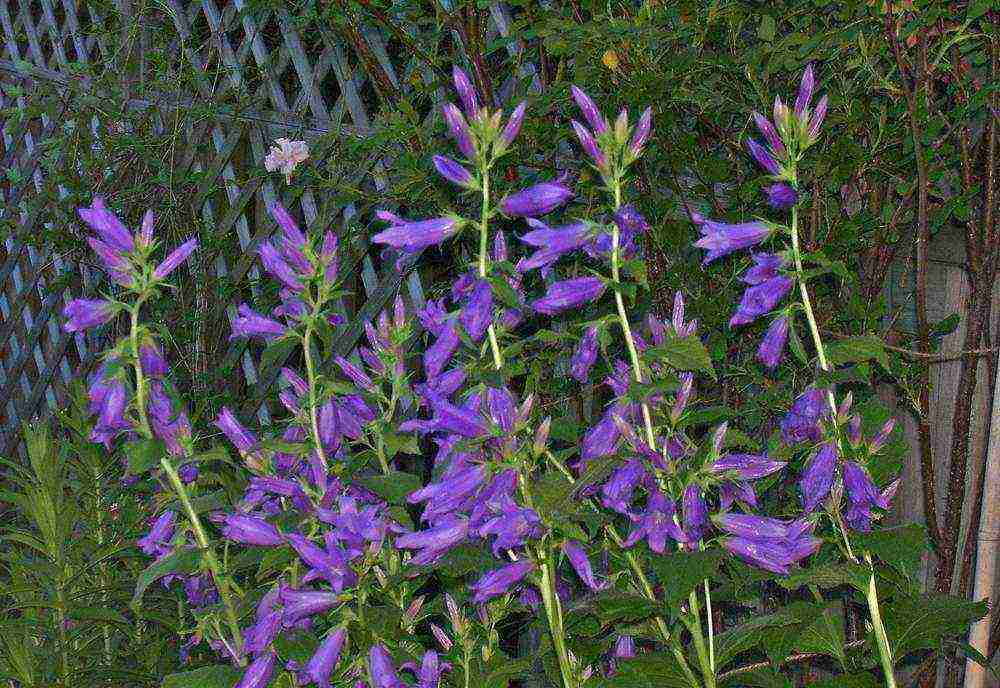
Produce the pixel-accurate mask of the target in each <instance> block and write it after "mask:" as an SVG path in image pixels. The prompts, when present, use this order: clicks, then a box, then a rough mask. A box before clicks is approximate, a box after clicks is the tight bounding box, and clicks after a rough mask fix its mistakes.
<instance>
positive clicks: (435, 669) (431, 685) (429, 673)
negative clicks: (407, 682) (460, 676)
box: [401, 650, 451, 688]
mask: <svg viewBox="0 0 1000 688" xmlns="http://www.w3.org/2000/svg"><path fill="white" fill-rule="evenodd" d="M401 668H403V669H406V670H409V671H412V672H413V673H414V675H415V676H416V679H417V683H416V686H415V688H438V685H439V684H440V682H441V675H442V674H444V672H445V671H448V670H450V669H451V664H449V663H448V662H440V661H438V656H437V652H435V651H434V650H428V651H427V652H425V653H424V656H423V659H421V661H420V666H419V667H418V666H416V665H415V664H414V663H413V662H407V663H406V664H404V665H403V666H402V667H401Z"/></svg>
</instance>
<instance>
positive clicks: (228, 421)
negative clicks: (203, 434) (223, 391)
mask: <svg viewBox="0 0 1000 688" xmlns="http://www.w3.org/2000/svg"><path fill="white" fill-rule="evenodd" d="M215 425H216V426H217V427H218V428H219V429H220V430H222V432H223V434H225V436H226V437H227V438H229V441H230V442H232V443H233V446H235V447H236V448H237V449H238V450H239V451H240V452H241V453H244V454H245V453H247V452H251V451H253V450H255V449H256V448H257V445H258V441H257V437H256V436H255V435H254V434H253V433H252V432H250V431H249V430H247V429H246V428H245V427H243V425H242V424H240V422H239V421H238V420H236V416H234V415H233V412H232V411H230V410H229V408H228V407H226V406H223V407H222V408H221V409H220V410H219V417H218V418H217V419H216V420H215Z"/></svg>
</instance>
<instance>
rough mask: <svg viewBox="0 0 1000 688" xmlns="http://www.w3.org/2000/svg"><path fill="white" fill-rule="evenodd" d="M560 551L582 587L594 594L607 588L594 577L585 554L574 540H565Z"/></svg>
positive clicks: (605, 584) (606, 584)
mask: <svg viewBox="0 0 1000 688" xmlns="http://www.w3.org/2000/svg"><path fill="white" fill-rule="evenodd" d="M562 550H563V553H564V554H565V555H566V558H567V559H569V563H570V564H572V565H573V570H574V571H576V575H578V576H579V577H580V580H582V581H583V583H584V585H586V586H587V587H588V588H590V589H591V590H593V591H595V592H596V591H598V590H603V589H604V588H606V587H608V583H607V582H604V583H600V582H598V580H597V579H596V578H595V577H594V571H593V569H592V568H591V566H590V559H588V558H587V553H586V552H585V551H584V549H583V547H582V546H581V545H580V543H579V542H577V541H576V540H567V541H566V542H564V543H563V546H562Z"/></svg>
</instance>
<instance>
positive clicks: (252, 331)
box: [229, 303, 288, 340]
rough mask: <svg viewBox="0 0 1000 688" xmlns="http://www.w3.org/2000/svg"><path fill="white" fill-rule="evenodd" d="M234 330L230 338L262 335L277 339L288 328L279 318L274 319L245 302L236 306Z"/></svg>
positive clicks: (262, 336)
mask: <svg viewBox="0 0 1000 688" xmlns="http://www.w3.org/2000/svg"><path fill="white" fill-rule="evenodd" d="M232 327H233V331H232V334H230V335H229V338H230V339H235V338H236V337H261V338H263V339H267V340H270V339H275V338H277V337H280V336H282V335H283V334H285V332H287V330H288V328H286V327H285V326H284V325H282V324H281V323H280V322H278V321H277V320H272V319H271V318H268V317H266V316H263V315H261V314H260V313H258V312H256V311H255V310H253V309H252V308H250V306H248V305H247V304H245V303H241V304H240V305H239V306H237V307H236V317H235V318H233V324H232Z"/></svg>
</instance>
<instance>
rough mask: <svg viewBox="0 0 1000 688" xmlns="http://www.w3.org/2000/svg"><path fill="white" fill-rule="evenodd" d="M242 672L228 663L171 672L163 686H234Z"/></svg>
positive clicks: (192, 687)
mask: <svg viewBox="0 0 1000 688" xmlns="http://www.w3.org/2000/svg"><path fill="white" fill-rule="evenodd" d="M241 675H242V674H241V672H240V671H239V670H238V669H236V668H234V667H232V666H230V665H228V664H217V665H215V666H207V667H202V668H200V669H193V670H191V671H182V672H180V673H177V674H170V675H168V676H165V677H164V678H163V683H162V684H161V686H162V688H233V686H234V685H236V682H237V681H239V680H240V676H241Z"/></svg>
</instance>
